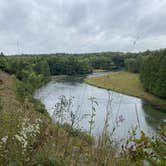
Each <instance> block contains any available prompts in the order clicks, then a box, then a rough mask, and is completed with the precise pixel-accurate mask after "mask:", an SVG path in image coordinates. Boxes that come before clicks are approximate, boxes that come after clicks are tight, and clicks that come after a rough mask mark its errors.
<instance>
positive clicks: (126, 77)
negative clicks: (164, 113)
mask: <svg viewBox="0 0 166 166" xmlns="http://www.w3.org/2000/svg"><path fill="white" fill-rule="evenodd" d="M85 82H86V83H88V84H90V85H94V86H97V87H99V88H104V89H108V90H113V91H116V92H120V93H123V94H127V95H130V96H135V97H139V98H141V99H144V100H146V101H148V102H150V103H151V104H152V105H154V106H156V107H158V108H160V109H163V110H166V100H164V99H160V98H158V97H156V96H154V95H152V94H150V93H148V92H146V91H145V90H144V88H143V86H142V84H141V82H140V79H139V74H133V73H128V72H124V71H122V72H115V73H111V74H109V75H104V76H98V77H93V78H86V79H85Z"/></svg>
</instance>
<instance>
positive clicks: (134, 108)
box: [34, 73, 166, 140]
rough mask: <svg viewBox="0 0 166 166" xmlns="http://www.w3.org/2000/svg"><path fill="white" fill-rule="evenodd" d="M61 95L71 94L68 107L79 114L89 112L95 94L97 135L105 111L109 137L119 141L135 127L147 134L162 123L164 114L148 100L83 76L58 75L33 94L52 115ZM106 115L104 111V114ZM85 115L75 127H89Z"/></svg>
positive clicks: (165, 120)
mask: <svg viewBox="0 0 166 166" xmlns="http://www.w3.org/2000/svg"><path fill="white" fill-rule="evenodd" d="M102 74H107V73H94V74H91V75H88V76H87V77H93V76H97V75H102ZM62 95H64V96H65V97H66V99H69V98H71V97H72V106H71V107H70V109H72V110H73V112H76V113H77V116H79V117H85V116H84V115H85V114H89V113H90V112H91V110H92V109H91V106H92V103H91V101H90V100H89V98H90V97H95V100H96V101H97V103H98V105H95V110H96V113H95V114H96V115H95V118H94V122H95V123H94V128H93V130H92V132H93V134H94V135H100V134H101V133H102V131H103V127H104V122H105V119H106V114H107V113H108V112H109V116H107V117H109V130H110V132H112V131H113V129H114V128H116V129H115V132H114V135H113V137H114V138H115V139H116V140H121V139H123V138H126V137H127V136H128V132H129V131H131V130H132V128H135V127H136V126H137V134H139V133H140V131H144V132H145V133H146V134H148V135H153V134H154V133H156V130H157V129H160V128H161V127H162V126H164V125H166V113H164V112H162V111H160V110H157V109H155V108H154V107H153V106H151V105H150V104H149V103H147V102H145V101H143V100H141V99H139V98H136V97H131V96H127V95H124V94H121V93H116V92H113V91H108V90H105V89H101V88H97V87H94V86H91V85H88V84H86V83H84V82H83V77H79V76H75V77H72V76H71V77H70V76H66V77H61V78H55V79H53V80H52V81H50V82H49V83H47V84H46V85H45V86H43V87H42V88H40V89H39V90H37V91H36V93H35V95H34V96H35V98H36V99H39V100H40V101H41V102H42V103H43V104H44V105H45V107H46V109H47V111H48V112H49V114H50V116H53V113H54V110H55V105H56V104H57V103H58V102H59V101H60V100H59V97H60V96H62ZM107 115H108V114H107ZM89 120H90V119H89V117H88V116H87V118H83V119H82V118H81V120H80V121H79V123H78V124H79V128H82V130H85V131H88V130H89V122H88V121H89Z"/></svg>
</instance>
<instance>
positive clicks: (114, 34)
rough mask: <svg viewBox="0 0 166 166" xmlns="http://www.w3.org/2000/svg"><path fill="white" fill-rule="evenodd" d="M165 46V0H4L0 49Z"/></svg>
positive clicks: (1, 3)
mask: <svg viewBox="0 0 166 166" xmlns="http://www.w3.org/2000/svg"><path fill="white" fill-rule="evenodd" d="M164 47H166V0H0V51H3V52H4V53H6V54H16V53H53V52H69V53H71V52H77V53H79V52H98V51H142V50H147V49H150V50H152V49H158V48H164Z"/></svg>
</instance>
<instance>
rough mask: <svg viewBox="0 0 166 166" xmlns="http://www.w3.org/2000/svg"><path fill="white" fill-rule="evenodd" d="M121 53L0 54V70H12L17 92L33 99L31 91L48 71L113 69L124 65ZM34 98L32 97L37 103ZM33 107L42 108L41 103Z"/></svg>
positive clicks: (58, 73)
mask: <svg viewBox="0 0 166 166" xmlns="http://www.w3.org/2000/svg"><path fill="white" fill-rule="evenodd" d="M124 58H125V57H124V55H120V54H119V55H117V56H115V54H112V53H108V54H106V53H102V54H90V55H89V54H84V55H83V54H76V55H68V54H56V55H43V56H42V55H22V56H4V55H3V53H1V54H0V70H3V71H5V72H7V73H9V74H12V75H13V77H14V78H15V80H16V93H17V96H18V98H19V99H20V100H21V101H22V102H24V101H26V100H27V99H28V100H34V99H33V97H32V94H33V92H34V91H35V90H36V89H37V88H39V87H40V86H42V85H43V84H45V83H46V82H47V80H48V79H49V76H50V75H60V74H65V75H81V74H88V73H92V71H93V69H105V70H114V69H120V68H123V67H124ZM36 102H37V101H33V103H36ZM36 107H38V108H36V110H38V111H39V112H44V109H43V106H42V105H41V104H36Z"/></svg>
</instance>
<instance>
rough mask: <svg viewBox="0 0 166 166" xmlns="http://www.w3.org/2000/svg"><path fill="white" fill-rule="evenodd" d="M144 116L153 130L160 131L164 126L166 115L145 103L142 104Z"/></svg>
mask: <svg viewBox="0 0 166 166" xmlns="http://www.w3.org/2000/svg"><path fill="white" fill-rule="evenodd" d="M142 107H143V110H144V114H145V120H146V122H147V123H148V125H149V126H151V127H152V128H153V129H154V130H158V129H161V128H162V127H163V126H165V125H166V113H164V112H162V111H161V110H158V109H156V108H154V107H153V106H152V105H151V104H149V103H147V102H143V103H142Z"/></svg>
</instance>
